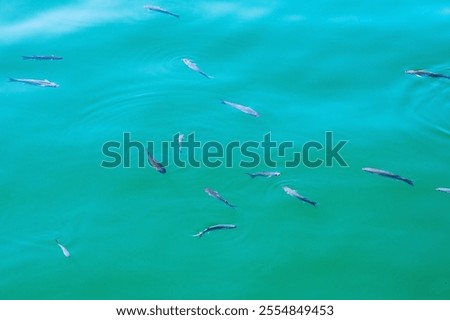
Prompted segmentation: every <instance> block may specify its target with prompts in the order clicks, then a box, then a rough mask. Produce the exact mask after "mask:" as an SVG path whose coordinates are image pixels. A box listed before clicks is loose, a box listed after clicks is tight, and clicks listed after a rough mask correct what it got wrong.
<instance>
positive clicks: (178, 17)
mask: <svg viewBox="0 0 450 320" xmlns="http://www.w3.org/2000/svg"><path fill="white" fill-rule="evenodd" d="M172 16H174V17H175V18H177V19H180V15H179V14H175V13H172Z"/></svg>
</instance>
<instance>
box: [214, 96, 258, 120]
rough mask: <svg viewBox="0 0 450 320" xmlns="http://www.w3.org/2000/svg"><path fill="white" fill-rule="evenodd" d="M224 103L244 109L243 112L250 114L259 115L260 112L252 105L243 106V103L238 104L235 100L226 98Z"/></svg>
mask: <svg viewBox="0 0 450 320" xmlns="http://www.w3.org/2000/svg"><path fill="white" fill-rule="evenodd" d="M222 103H223V104H225V105H227V106H230V107H233V108H235V109H238V110H239V111H242V112H244V113H246V114H249V115H251V116H254V117H259V114H258V112H256V111H255V110H253V109H252V108H250V107H247V106H243V105H242V104H238V103H234V102H230V101H226V100H222Z"/></svg>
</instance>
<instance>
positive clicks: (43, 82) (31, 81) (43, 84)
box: [9, 78, 59, 88]
mask: <svg viewBox="0 0 450 320" xmlns="http://www.w3.org/2000/svg"><path fill="white" fill-rule="evenodd" d="M9 81H12V82H22V83H26V84H31V85H33V86H38V87H49V88H58V87H59V84H57V83H55V82H51V81H48V80H47V79H45V80H35V79H15V78H9Z"/></svg>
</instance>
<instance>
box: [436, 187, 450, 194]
mask: <svg viewBox="0 0 450 320" xmlns="http://www.w3.org/2000/svg"><path fill="white" fill-rule="evenodd" d="M436 190H437V191H440V192H445V193H450V188H436Z"/></svg>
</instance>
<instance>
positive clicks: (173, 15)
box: [144, 5, 180, 18]
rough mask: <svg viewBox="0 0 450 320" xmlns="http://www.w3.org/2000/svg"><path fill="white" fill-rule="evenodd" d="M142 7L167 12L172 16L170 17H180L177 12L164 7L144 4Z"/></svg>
mask: <svg viewBox="0 0 450 320" xmlns="http://www.w3.org/2000/svg"><path fill="white" fill-rule="evenodd" d="M144 8H145V9H148V10H151V11H156V12H160V13H164V14H168V15H169V16H172V17H175V18H179V17H180V16H179V15H178V14H175V13H173V12H170V11H168V10H166V9H163V8H161V7H157V6H151V5H146V6H144Z"/></svg>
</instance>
